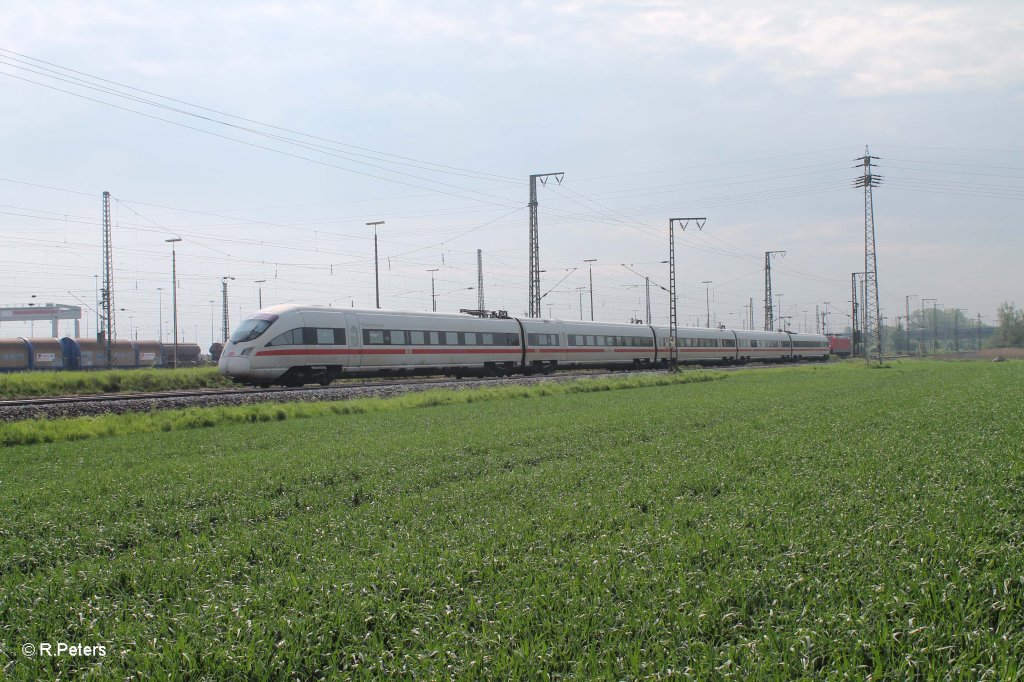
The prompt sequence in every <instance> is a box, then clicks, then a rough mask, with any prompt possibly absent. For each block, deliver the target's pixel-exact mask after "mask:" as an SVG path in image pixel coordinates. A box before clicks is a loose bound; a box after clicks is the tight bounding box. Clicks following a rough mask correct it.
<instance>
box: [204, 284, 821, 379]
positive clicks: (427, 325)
mask: <svg viewBox="0 0 1024 682" xmlns="http://www.w3.org/2000/svg"><path fill="white" fill-rule="evenodd" d="M672 345H673V341H672V339H671V338H670V334H669V328H668V327H664V326H657V325H646V324H622V323H609V322H575V321H570V320H545V319H532V318H518V317H510V316H507V315H504V314H501V313H492V314H488V315H483V316H482V315H471V314H453V313H427V312H401V311H394V310H360V309H352V308H329V307H321V306H301V305H292V304H288V305H277V306H272V307H269V308H265V309H263V310H260V311H258V312H256V313H254V314H253V315H251V316H249V317H248V318H247V319H246V320H244V321H243V322H242V324H241V325H239V327H238V328H237V329H236V330H235V332H234V333H233V334H232V335H231V339H230V340H229V342H228V344H227V345H226V346H225V347H224V350H223V353H222V354H221V356H220V361H219V363H218V366H219V368H220V372H221V373H222V374H224V375H225V376H228V377H230V378H231V379H232V380H234V381H235V382H237V383H242V384H253V385H261V386H270V385H273V384H278V385H284V386H299V385H303V384H309V383H319V384H323V385H326V384H329V383H330V382H331V381H333V380H335V379H337V378H339V377H342V376H368V375H369V376H375V375H388V374H391V375H401V374H447V375H454V376H473V375H492V376H500V375H508V374H515V373H536V372H550V371H554V370H557V369H561V368H580V367H595V368H597V367H607V368H632V367H637V368H652V369H653V368H657V367H664V366H667V365H668V364H669V362H670V361H671V357H672ZM674 345H675V346H676V350H677V356H678V361H679V362H680V363H700V364H742V363H747V362H787V361H797V360H826V359H828V357H829V343H828V338H827V337H825V336H824V335H820V334H797V333H792V332H783V331H779V332H763V331H749V330H736V329H713V328H712V329H704V328H681V329H679V330H677V335H676V339H675V342H674Z"/></svg>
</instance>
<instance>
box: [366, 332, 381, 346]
mask: <svg viewBox="0 0 1024 682" xmlns="http://www.w3.org/2000/svg"><path fill="white" fill-rule="evenodd" d="M363 343H366V344H369V345H372V346H379V345H382V344H383V343H384V330H383V329H364V330H363Z"/></svg>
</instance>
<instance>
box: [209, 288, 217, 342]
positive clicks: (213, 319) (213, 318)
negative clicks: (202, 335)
mask: <svg viewBox="0 0 1024 682" xmlns="http://www.w3.org/2000/svg"><path fill="white" fill-rule="evenodd" d="M216 306H217V302H216V301H214V300H213V299H212V298H211V299H210V345H211V346H212V345H213V344H215V343H217V307H216Z"/></svg>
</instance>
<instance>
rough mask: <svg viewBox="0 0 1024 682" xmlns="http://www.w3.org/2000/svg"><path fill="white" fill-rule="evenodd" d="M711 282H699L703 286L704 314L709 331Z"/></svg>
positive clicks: (708, 280)
mask: <svg viewBox="0 0 1024 682" xmlns="http://www.w3.org/2000/svg"><path fill="white" fill-rule="evenodd" d="M711 281H712V280H710V279H706V280H704V281H702V282H701V284H703V285H704V308H705V310H704V312H705V313H706V314H707V320H708V323H707V325H706V326H707V328H708V329H711Z"/></svg>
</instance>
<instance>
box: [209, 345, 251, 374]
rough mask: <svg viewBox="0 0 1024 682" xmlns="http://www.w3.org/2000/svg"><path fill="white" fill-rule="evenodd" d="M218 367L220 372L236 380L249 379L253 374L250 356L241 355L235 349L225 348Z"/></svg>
mask: <svg viewBox="0 0 1024 682" xmlns="http://www.w3.org/2000/svg"><path fill="white" fill-rule="evenodd" d="M217 369H218V370H220V373H221V374H223V375H224V376H226V377H229V378H231V379H235V380H236V381H237V380H239V379H247V378H249V375H250V374H252V362H251V361H250V360H249V358H248V356H243V355H239V354H238V352H237V351H236V350H234V349H231V350H229V349H228V348H225V349H224V354H223V355H221V356H220V362H218V363H217Z"/></svg>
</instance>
